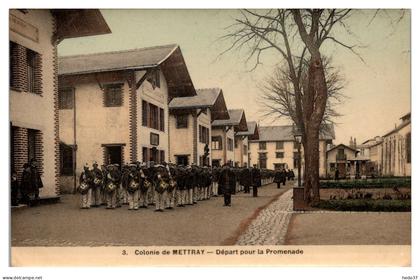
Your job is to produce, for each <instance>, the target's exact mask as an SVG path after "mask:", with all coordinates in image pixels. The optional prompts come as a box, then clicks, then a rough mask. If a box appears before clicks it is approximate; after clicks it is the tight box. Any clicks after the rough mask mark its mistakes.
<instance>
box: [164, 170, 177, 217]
mask: <svg viewBox="0 0 420 280" xmlns="http://www.w3.org/2000/svg"><path fill="white" fill-rule="evenodd" d="M166 170H167V171H168V175H169V182H168V189H167V191H166V199H165V204H166V207H165V208H166V209H174V206H175V198H176V188H177V184H176V180H177V177H178V170H177V169H176V168H175V167H173V166H169V165H168V164H166Z"/></svg>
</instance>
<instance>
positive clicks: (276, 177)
mask: <svg viewBox="0 0 420 280" xmlns="http://www.w3.org/2000/svg"><path fill="white" fill-rule="evenodd" d="M283 170H284V169H283ZM283 170H282V171H280V170H278V169H276V171H275V172H276V173H274V183H276V184H277V188H278V189H280V183H282V182H283V177H284V172H283Z"/></svg>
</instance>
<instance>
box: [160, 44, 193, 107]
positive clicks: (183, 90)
mask: <svg viewBox="0 0 420 280" xmlns="http://www.w3.org/2000/svg"><path fill="white" fill-rule="evenodd" d="M159 64H160V68H161V69H162V72H163V74H164V75H165V78H166V83H167V85H168V92H169V97H170V99H172V98H175V97H184V96H194V95H197V93H196V91H195V88H194V85H193V82H192V80H191V77H190V74H189V72H188V68H187V65H186V63H185V60H184V57H183V56H182V53H181V49H180V47H179V46H177V47H176V48H175V49H174V50H173V51H172V52H171V53H170V54H169V55H168V56H167V57H166V58H165V59H163V60H162V61H161V62H159Z"/></svg>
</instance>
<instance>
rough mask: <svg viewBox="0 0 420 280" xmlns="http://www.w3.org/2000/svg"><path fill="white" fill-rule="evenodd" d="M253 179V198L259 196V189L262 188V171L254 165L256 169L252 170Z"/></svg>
mask: <svg viewBox="0 0 420 280" xmlns="http://www.w3.org/2000/svg"><path fill="white" fill-rule="evenodd" d="M251 178H252V196H254V197H257V196H258V188H259V187H261V171H260V170H259V169H258V168H257V165H255V164H254V168H252V170H251Z"/></svg>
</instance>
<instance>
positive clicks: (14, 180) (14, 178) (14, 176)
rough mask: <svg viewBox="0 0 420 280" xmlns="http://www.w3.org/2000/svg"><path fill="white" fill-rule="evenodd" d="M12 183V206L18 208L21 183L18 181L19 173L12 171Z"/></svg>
mask: <svg viewBox="0 0 420 280" xmlns="http://www.w3.org/2000/svg"><path fill="white" fill-rule="evenodd" d="M10 183H11V188H12V189H11V196H10V198H11V205H12V206H18V204H19V203H18V192H19V181H18V179H17V173H16V171H15V170H14V169H12V174H11V177H10Z"/></svg>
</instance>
